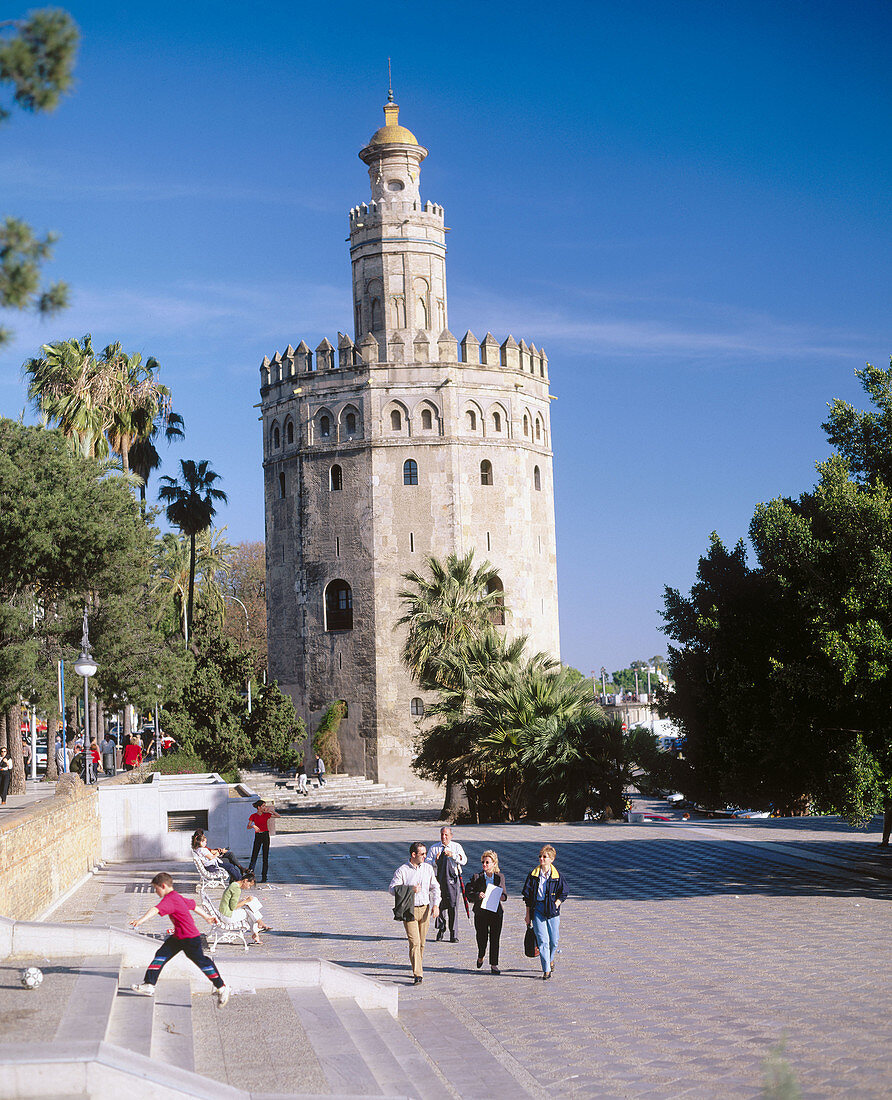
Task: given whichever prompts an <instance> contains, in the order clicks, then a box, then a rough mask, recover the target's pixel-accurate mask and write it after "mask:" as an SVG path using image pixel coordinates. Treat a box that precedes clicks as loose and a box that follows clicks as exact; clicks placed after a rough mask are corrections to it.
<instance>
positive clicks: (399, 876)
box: [389, 840, 440, 985]
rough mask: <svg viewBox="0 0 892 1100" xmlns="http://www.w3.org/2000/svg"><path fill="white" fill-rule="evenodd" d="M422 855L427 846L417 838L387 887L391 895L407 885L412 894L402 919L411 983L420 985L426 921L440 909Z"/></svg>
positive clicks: (435, 887) (431, 873) (433, 879)
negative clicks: (408, 916)
mask: <svg viewBox="0 0 892 1100" xmlns="http://www.w3.org/2000/svg"><path fill="white" fill-rule="evenodd" d="M425 855H427V849H426V848H425V846H424V845H423V844H422V843H421V841H419V840H416V841H415V843H414V844H413V845H412V846H411V848H410V849H409V862H408V863H404V864H403V865H402V866H401V867H397V869H396V873H395V874H394V876H393V878H392V879H391V880H390V887H389V890H390V893H391V894H393V895H394V896H395V897H396V896H397V890H398V889H399V887H401V886H402V887H409V888H410V889H411V891H412V893H413V894H414V902H415V904H414V906H413V907H412V917H411V919H407V920H404V921H403V926H404V927H405V929H406V938H407V939H408V941H409V962H410V963H411V964H412V975H413V979H414V984H415V985H421V982H422V980H423V978H424V967H423V962H424V941H425V939H426V938H427V928H428V925H429V924H430V920H431V917H433V918H434V920H436V919H437V915H438V914H439V912H440V910H439V905H440V887H439V884H438V883H437V878H436V875H435V874H434V869H433V867H432V866H431V865H430V864H429V863H425V861H424V857H425ZM404 892H405V891H401V893H404Z"/></svg>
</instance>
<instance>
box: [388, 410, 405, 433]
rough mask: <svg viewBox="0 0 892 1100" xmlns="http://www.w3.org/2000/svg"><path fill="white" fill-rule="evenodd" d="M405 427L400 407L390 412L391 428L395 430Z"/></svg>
mask: <svg viewBox="0 0 892 1100" xmlns="http://www.w3.org/2000/svg"><path fill="white" fill-rule="evenodd" d="M402 427H403V418H402V416H400V411H399V409H394V410H393V412H392V413H391V414H390V430H391V431H393V432H398V431H401V430H402Z"/></svg>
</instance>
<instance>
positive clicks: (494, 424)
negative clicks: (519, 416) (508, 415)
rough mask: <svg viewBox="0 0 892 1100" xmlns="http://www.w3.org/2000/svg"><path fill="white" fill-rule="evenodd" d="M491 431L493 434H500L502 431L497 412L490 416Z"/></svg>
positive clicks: (500, 420)
mask: <svg viewBox="0 0 892 1100" xmlns="http://www.w3.org/2000/svg"><path fill="white" fill-rule="evenodd" d="M492 430H493V431H494V432H500V431H501V430H502V418H501V416H499V414H498V413H497V412H494V413H493V414H492Z"/></svg>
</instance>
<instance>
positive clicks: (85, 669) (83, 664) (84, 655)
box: [74, 607, 99, 783]
mask: <svg viewBox="0 0 892 1100" xmlns="http://www.w3.org/2000/svg"><path fill="white" fill-rule="evenodd" d="M98 667H99V666H98V665H97V664H96V662H95V661H94V660H93V658H92V657H91V656H90V637H89V634H88V633H87V608H86V607H84V632H83V634H82V635H81V655H80V657H78V659H77V660H76V661H75V662H74V671H75V672H76V673H77V674H78V676H83V678H84V783H89V782H90V686H89V685H90V677H91V676H95V674H96V669H97V668H98Z"/></svg>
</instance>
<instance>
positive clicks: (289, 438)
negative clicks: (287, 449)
mask: <svg viewBox="0 0 892 1100" xmlns="http://www.w3.org/2000/svg"><path fill="white" fill-rule="evenodd" d="M285 442H286V443H293V442H294V421H293V420H289V421H288V423H287V424H286V425H285Z"/></svg>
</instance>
